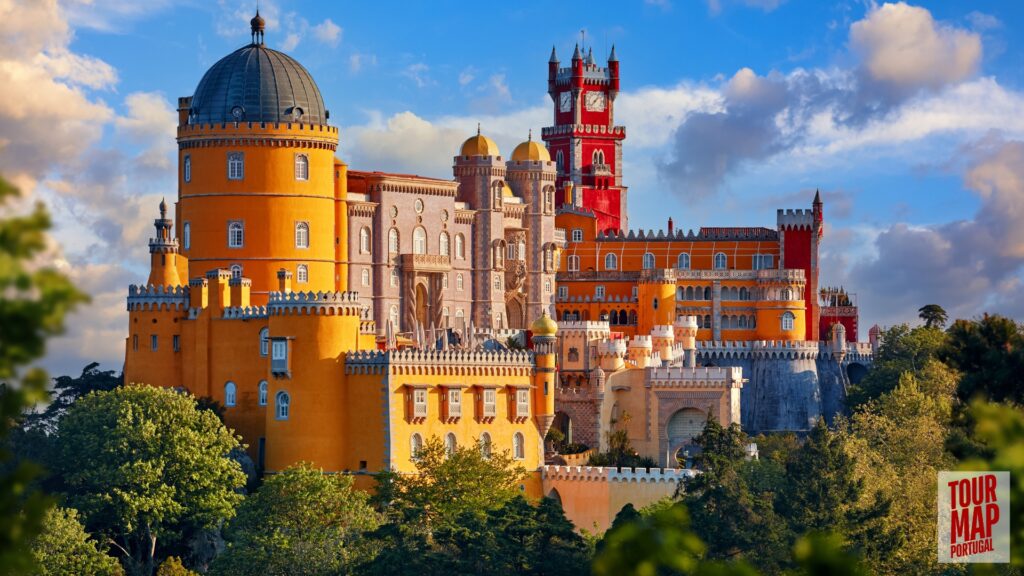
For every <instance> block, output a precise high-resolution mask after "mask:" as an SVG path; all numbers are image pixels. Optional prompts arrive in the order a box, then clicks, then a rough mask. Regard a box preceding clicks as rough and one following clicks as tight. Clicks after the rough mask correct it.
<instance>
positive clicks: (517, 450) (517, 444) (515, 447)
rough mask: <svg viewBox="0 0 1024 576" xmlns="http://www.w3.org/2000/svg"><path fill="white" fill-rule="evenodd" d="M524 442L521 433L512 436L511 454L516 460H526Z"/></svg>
mask: <svg viewBox="0 0 1024 576" xmlns="http://www.w3.org/2000/svg"><path fill="white" fill-rule="evenodd" d="M525 444H526V440H525V438H523V433H522V432H516V433H515V434H513V435H512V453H513V456H515V459H516V460H523V459H524V458H526V446H525Z"/></svg>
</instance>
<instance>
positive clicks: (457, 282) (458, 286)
mask: <svg viewBox="0 0 1024 576" xmlns="http://www.w3.org/2000/svg"><path fill="white" fill-rule="evenodd" d="M464 288H465V283H464V281H463V279H462V272H459V273H458V274H456V275H455V289H456V290H458V291H459V292H462V290H463V289H464Z"/></svg>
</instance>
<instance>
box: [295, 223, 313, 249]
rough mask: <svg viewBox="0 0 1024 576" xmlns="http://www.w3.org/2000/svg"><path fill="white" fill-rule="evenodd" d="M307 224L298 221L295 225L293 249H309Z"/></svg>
mask: <svg viewBox="0 0 1024 576" xmlns="http://www.w3.org/2000/svg"><path fill="white" fill-rule="evenodd" d="M309 236H310V233H309V222H308V221H306V220H299V221H297V222H296V223H295V248H296V249H300V250H307V249H309V240H310V238H309Z"/></svg>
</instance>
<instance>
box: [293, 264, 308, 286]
mask: <svg viewBox="0 0 1024 576" xmlns="http://www.w3.org/2000/svg"><path fill="white" fill-rule="evenodd" d="M295 281H296V282H298V283H299V284H305V283H306V282H309V267H308V266H306V265H305V264H299V265H298V266H296V267H295Z"/></svg>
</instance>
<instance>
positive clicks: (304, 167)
mask: <svg viewBox="0 0 1024 576" xmlns="http://www.w3.org/2000/svg"><path fill="white" fill-rule="evenodd" d="M295 179H296V180H309V156H306V155H305V154H296V155H295Z"/></svg>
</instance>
